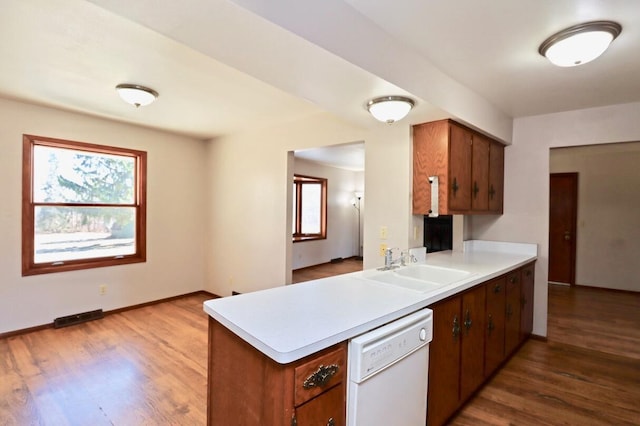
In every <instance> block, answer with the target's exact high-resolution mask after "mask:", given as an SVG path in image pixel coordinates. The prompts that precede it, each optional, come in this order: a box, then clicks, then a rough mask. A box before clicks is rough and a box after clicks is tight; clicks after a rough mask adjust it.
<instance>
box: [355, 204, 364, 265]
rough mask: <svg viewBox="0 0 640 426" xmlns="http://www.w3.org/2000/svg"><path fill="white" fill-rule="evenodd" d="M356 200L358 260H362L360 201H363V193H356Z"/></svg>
mask: <svg viewBox="0 0 640 426" xmlns="http://www.w3.org/2000/svg"><path fill="white" fill-rule="evenodd" d="M355 196H356V198H355V199H354V200H353V207H355V208H356V210H357V211H358V256H357V257H356V259H357V260H362V244H360V200H361V199H362V193H361V192H356V193H355Z"/></svg>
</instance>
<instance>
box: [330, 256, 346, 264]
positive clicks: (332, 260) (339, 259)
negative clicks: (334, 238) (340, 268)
mask: <svg viewBox="0 0 640 426" xmlns="http://www.w3.org/2000/svg"><path fill="white" fill-rule="evenodd" d="M343 260H344V259H343V258H341V257H336V258H335V259H331V262H330V263H340V262H342V261H343Z"/></svg>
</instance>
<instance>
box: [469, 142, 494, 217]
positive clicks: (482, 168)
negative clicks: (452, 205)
mask: <svg viewBox="0 0 640 426" xmlns="http://www.w3.org/2000/svg"><path fill="white" fill-rule="evenodd" d="M490 145H491V143H490V142H489V139H487V138H485V137H484V136H480V135H473V145H472V153H471V209H472V210H474V211H480V212H481V211H487V210H488V209H489V147H490Z"/></svg>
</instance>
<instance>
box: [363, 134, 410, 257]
mask: <svg viewBox="0 0 640 426" xmlns="http://www.w3.org/2000/svg"><path fill="white" fill-rule="evenodd" d="M365 140H366V145H365V146H366V150H365V164H366V166H365V167H366V169H365V198H366V200H367V214H366V216H365V219H364V268H365V269H369V268H375V267H378V266H381V265H383V264H384V257H383V256H381V255H380V244H381V243H384V244H387V246H388V247H389V248H398V249H406V248H411V247H417V246H422V240H423V235H422V216H413V215H412V205H411V204H412V198H411V186H412V164H413V160H412V153H413V152H412V149H413V148H412V147H413V143H412V134H411V125H410V123H408V122H406V121H400V122H398V123H394V124H393V125H391V126H390V125H387V124H384V123H380V125H379V126H377V127H376V128H375V129H373V130H371V131H370V132H369V133H368V134H367V136H366V139H365ZM382 226H386V227H387V239H382V238H380V228H381V227H382ZM414 226H415V227H417V228H418V232H417V237H418V238H417V239H415V240H414V239H413V236H414V233H413V228H414ZM398 253H399V252H398Z"/></svg>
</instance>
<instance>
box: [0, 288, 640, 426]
mask: <svg viewBox="0 0 640 426" xmlns="http://www.w3.org/2000/svg"><path fill="white" fill-rule="evenodd" d="M556 290H557V291H556ZM586 290H587V291H585V289H582V288H579V289H555V288H552V289H551V290H550V293H549V306H550V310H549V324H550V326H549V342H548V343H545V342H541V341H535V340H530V341H529V342H527V343H526V344H525V345H524V346H523V348H522V349H521V350H520V352H519V353H518V354H516V356H515V357H514V358H512V359H511V360H510V362H509V363H507V364H506V366H505V367H504V368H503V369H502V370H501V371H500V372H499V373H498V374H497V375H496V376H495V377H494V378H493V379H492V380H491V382H489V383H488V384H487V386H485V387H484V388H483V389H482V390H481V391H480V392H479V393H478V394H477V395H476V396H475V398H474V399H473V400H472V401H471V403H469V404H467V405H466V406H465V407H464V408H463V410H462V411H461V412H460V413H459V415H458V416H457V417H455V418H454V419H453V420H452V421H451V424H452V425H580V426H582V425H640V362H639V361H638V357H637V356H636V355H635V354H634V353H633V351H631V352H627V349H625V348H628V347H632V348H635V349H637V348H639V347H640V340H639V339H638V338H637V335H636V334H635V332H634V331H633V330H627V332H622V330H626V329H628V328H635V329H636V330H637V329H638V327H637V323H636V321H637V320H638V315H639V312H640V309H639V306H640V305H638V303H640V295H637V296H636V295H634V294H629V293H615V292H604V293H605V294H603V293H595V296H591V297H587V296H583V294H587V292H588V291H589V289H586ZM574 291H575V293H574ZM610 293H613V294H610ZM207 298H208V297H207V296H206V295H195V296H189V297H185V298H182V299H178V300H174V301H171V302H166V303H161V304H157V305H153V306H148V307H145V308H140V309H136V310H131V311H127V312H123V313H120V314H114V315H109V316H107V317H105V318H104V319H102V320H98V321H92V322H89V323H85V324H80V325H76V326H71V327H68V328H62V329H58V330H55V329H47V330H41V331H36V332H32V333H28V334H24V335H19V336H13V337H9V338H5V339H0V425H3V426H4V425H11V426H13V425H20V426H22V425H55V426H57V425H141V424H145V425H156V424H163V425H164V424H171V425H204V424H205V422H206V392H207V385H206V377H207V371H206V360H207V316H206V314H205V313H204V312H203V311H202V302H203V301H204V300H206V299H207ZM609 298H613V299H611V300H610V299H609ZM563 299H565V301H564V302H563V301H562V300H563ZM576 300H582V301H581V302H576ZM587 300H590V301H589V302H587ZM600 302H603V303H604V305H603V304H601V303H600ZM605 305H606V306H614V307H615V308H616V309H614V311H615V312H617V313H616V314H612V316H601V317H598V316H596V317H594V318H592V320H593V321H588V318H589V317H590V314H589V313H590V312H596V311H597V310H601V309H605V307H604V306H605ZM562 306H564V308H562ZM579 306H582V308H580V309H583V310H580V309H579ZM621 307H622V308H621ZM568 315H572V316H573V317H574V319H571V317H569V316H568ZM576 318H577V319H576ZM580 318H584V319H580ZM598 322H604V323H608V324H609V325H610V326H612V325H613V326H615V327H616V334H615V336H616V337H615V338H613V339H608V338H607V335H608V332H607V331H606V330H607V328H606V327H605V324H600V325H598ZM555 324H561V325H562V326H556V325H555ZM572 324H573V327H574V328H573V329H572V328H571V327H572ZM585 327H589V328H588V330H590V331H591V330H598V329H599V327H602V330H603V332H602V333H601V337H600V338H601V339H608V340H612V342H609V343H607V344H603V345H600V346H597V347H607V348H608V349H607V352H604V351H600V350H594V349H592V348H590V347H589V345H591V343H585V347H580V345H581V344H583V343H584V340H583V339H582V338H581V339H577V341H575V342H571V344H567V343H566V342H564V341H562V340H565V339H568V337H567V336H570V335H575V334H580V333H583V334H584V330H586V328H585ZM561 333H562V334H561ZM625 333H626V336H627V337H624V338H623V337H618V336H624V335H625ZM595 334H597V333H595ZM618 340H622V341H623V342H622V343H621V344H620V345H617V344H616V342H617V341H618ZM611 348H612V349H611ZM621 354H622V355H621Z"/></svg>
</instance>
